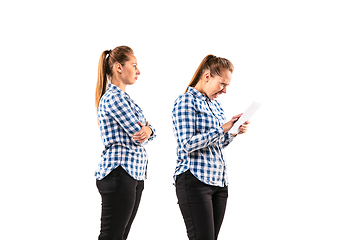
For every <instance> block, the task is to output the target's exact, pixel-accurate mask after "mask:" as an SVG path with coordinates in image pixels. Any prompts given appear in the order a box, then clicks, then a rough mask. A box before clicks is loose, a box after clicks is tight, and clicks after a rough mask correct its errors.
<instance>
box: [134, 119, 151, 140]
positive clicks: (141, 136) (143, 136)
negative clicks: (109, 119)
mask: <svg viewBox="0 0 360 240" xmlns="http://www.w3.org/2000/svg"><path fill="white" fill-rule="evenodd" d="M138 124H139V125H140V127H141V129H140V131H138V132H137V133H135V134H134V136H133V139H134V140H135V141H138V142H145V141H146V140H147V139H148V138H149V137H150V136H151V134H152V130H151V128H150V127H149V122H148V121H146V119H145V125H144V124H142V123H141V122H138Z"/></svg>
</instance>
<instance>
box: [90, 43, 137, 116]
mask: <svg viewBox="0 0 360 240" xmlns="http://www.w3.org/2000/svg"><path fill="white" fill-rule="evenodd" d="M130 54H134V51H133V50H132V49H131V48H130V47H127V46H119V47H116V48H114V49H113V50H106V51H103V52H102V53H101V55H100V60H99V65H98V75H97V82H96V90H95V107H96V111H98V109H99V104H100V99H101V97H102V96H103V95H104V93H105V92H106V87H107V84H108V79H109V80H111V77H112V68H113V65H114V64H115V63H117V62H118V63H120V64H121V65H125V63H126V62H127V61H129V57H128V56H129V55H130Z"/></svg>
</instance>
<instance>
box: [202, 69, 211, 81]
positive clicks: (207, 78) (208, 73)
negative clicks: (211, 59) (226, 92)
mask: <svg viewBox="0 0 360 240" xmlns="http://www.w3.org/2000/svg"><path fill="white" fill-rule="evenodd" d="M210 76H211V75H210V71H209V70H206V71H205V72H204V75H203V78H204V80H205V82H206V83H208V82H209V81H210Z"/></svg>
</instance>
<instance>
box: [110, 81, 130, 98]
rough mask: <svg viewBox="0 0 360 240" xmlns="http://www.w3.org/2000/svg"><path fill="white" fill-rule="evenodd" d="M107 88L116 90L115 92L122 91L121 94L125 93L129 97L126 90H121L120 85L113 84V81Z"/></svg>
mask: <svg viewBox="0 0 360 240" xmlns="http://www.w3.org/2000/svg"><path fill="white" fill-rule="evenodd" d="M107 90H110V91H115V92H118V93H120V95H125V96H126V97H129V95H128V94H127V93H126V92H124V91H123V90H121V88H119V87H118V86H116V85H114V84H111V83H110V84H109V85H108V88H107Z"/></svg>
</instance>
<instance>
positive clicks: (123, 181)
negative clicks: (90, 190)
mask: <svg viewBox="0 0 360 240" xmlns="http://www.w3.org/2000/svg"><path fill="white" fill-rule="evenodd" d="M96 186H97V188H98V190H99V192H100V194H101V198H102V209H101V210H102V211H101V229H100V235H99V240H124V239H127V236H128V234H129V231H130V227H131V224H132V222H133V220H134V218H135V215H136V212H137V210H138V207H139V203H140V199H141V194H142V191H143V189H144V181H137V180H135V179H134V178H132V177H131V176H130V175H129V174H128V173H127V172H126V171H125V170H124V169H123V168H122V167H121V166H119V167H117V168H116V169H114V170H113V171H111V173H109V175H107V176H106V177H105V178H103V179H102V180H96Z"/></svg>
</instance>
